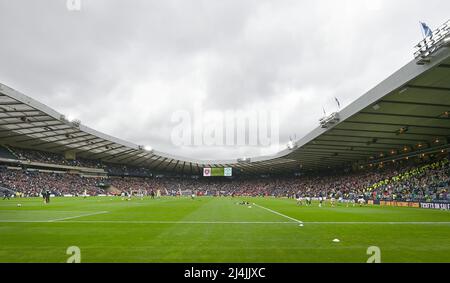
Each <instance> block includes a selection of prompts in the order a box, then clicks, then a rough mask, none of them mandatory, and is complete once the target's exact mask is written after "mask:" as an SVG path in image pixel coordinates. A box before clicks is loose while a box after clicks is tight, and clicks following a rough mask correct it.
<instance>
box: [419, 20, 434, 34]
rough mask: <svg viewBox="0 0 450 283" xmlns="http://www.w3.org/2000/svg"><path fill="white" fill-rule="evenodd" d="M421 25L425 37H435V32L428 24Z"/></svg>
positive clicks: (422, 23)
mask: <svg viewBox="0 0 450 283" xmlns="http://www.w3.org/2000/svg"><path fill="white" fill-rule="evenodd" d="M420 25H421V26H422V31H423V35H424V36H425V37H429V36H433V31H432V30H431V29H430V27H429V26H428V25H427V24H426V23H424V22H420Z"/></svg>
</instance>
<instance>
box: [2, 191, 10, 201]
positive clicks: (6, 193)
mask: <svg viewBox="0 0 450 283" xmlns="http://www.w3.org/2000/svg"><path fill="white" fill-rule="evenodd" d="M5 199H11V196H10V195H9V192H4V195H3V200H5Z"/></svg>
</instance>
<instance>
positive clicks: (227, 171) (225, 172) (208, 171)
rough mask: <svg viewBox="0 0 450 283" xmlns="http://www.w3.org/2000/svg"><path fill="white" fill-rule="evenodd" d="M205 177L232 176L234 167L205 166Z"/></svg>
mask: <svg viewBox="0 0 450 283" xmlns="http://www.w3.org/2000/svg"><path fill="white" fill-rule="evenodd" d="M203 176H204V177H231V176H233V169H232V168H231V167H214V168H203Z"/></svg>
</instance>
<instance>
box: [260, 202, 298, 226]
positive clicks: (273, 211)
mask: <svg viewBox="0 0 450 283" xmlns="http://www.w3.org/2000/svg"><path fill="white" fill-rule="evenodd" d="M253 205H254V206H257V207H259V208H262V209H265V210H267V211H269V212H272V213H274V214H277V215H279V216H282V217H284V218H287V219H290V220H292V221H295V222H296V223H303V222H302V221H300V220H298V219H295V218H293V217H290V216H287V215H285V214H283V213H279V212H277V211H275V210H272V209H270V208H267V207H264V206H262V205H258V204H256V203H254V204H253Z"/></svg>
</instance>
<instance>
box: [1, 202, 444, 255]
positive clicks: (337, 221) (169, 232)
mask: <svg viewBox="0 0 450 283" xmlns="http://www.w3.org/2000/svg"><path fill="white" fill-rule="evenodd" d="M243 200H245V201H248V202H249V203H250V205H242V204H239V203H240V202H242V201H243ZM19 203H20V204H21V206H20V207H19V206H18V204H19ZM335 239H338V240H339V242H338V241H333V240H335ZM72 246H76V247H78V248H79V249H80V255H81V262H188V263H199V262H239V263H241V262H253V263H278V262H281V263H282V262H294V263H296V262H356V263H364V262H366V261H367V259H368V258H369V257H370V255H368V254H367V249H368V248H369V247H372V246H376V247H378V248H379V249H380V252H381V254H380V257H381V262H450V212H448V211H439V210H426V209H418V208H395V207H379V206H367V207H358V206H357V207H346V205H344V204H339V205H338V207H334V208H333V207H330V206H329V204H328V203H327V204H326V206H325V207H321V208H319V207H318V205H317V203H313V205H312V206H310V207H305V206H297V205H296V202H295V200H292V199H282V198H225V197H220V198H213V197H199V198H196V199H190V198H175V197H163V198H161V199H150V198H145V199H143V200H141V199H139V198H135V199H132V200H131V201H124V200H122V199H121V198H118V197H90V198H86V199H83V198H52V199H51V203H50V204H44V203H43V202H42V200H41V199H40V198H28V199H11V200H3V201H0V262H61V263H62V262H66V261H67V259H68V258H69V257H70V256H71V255H70V254H67V253H66V251H67V249H68V248H69V247H72Z"/></svg>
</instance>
